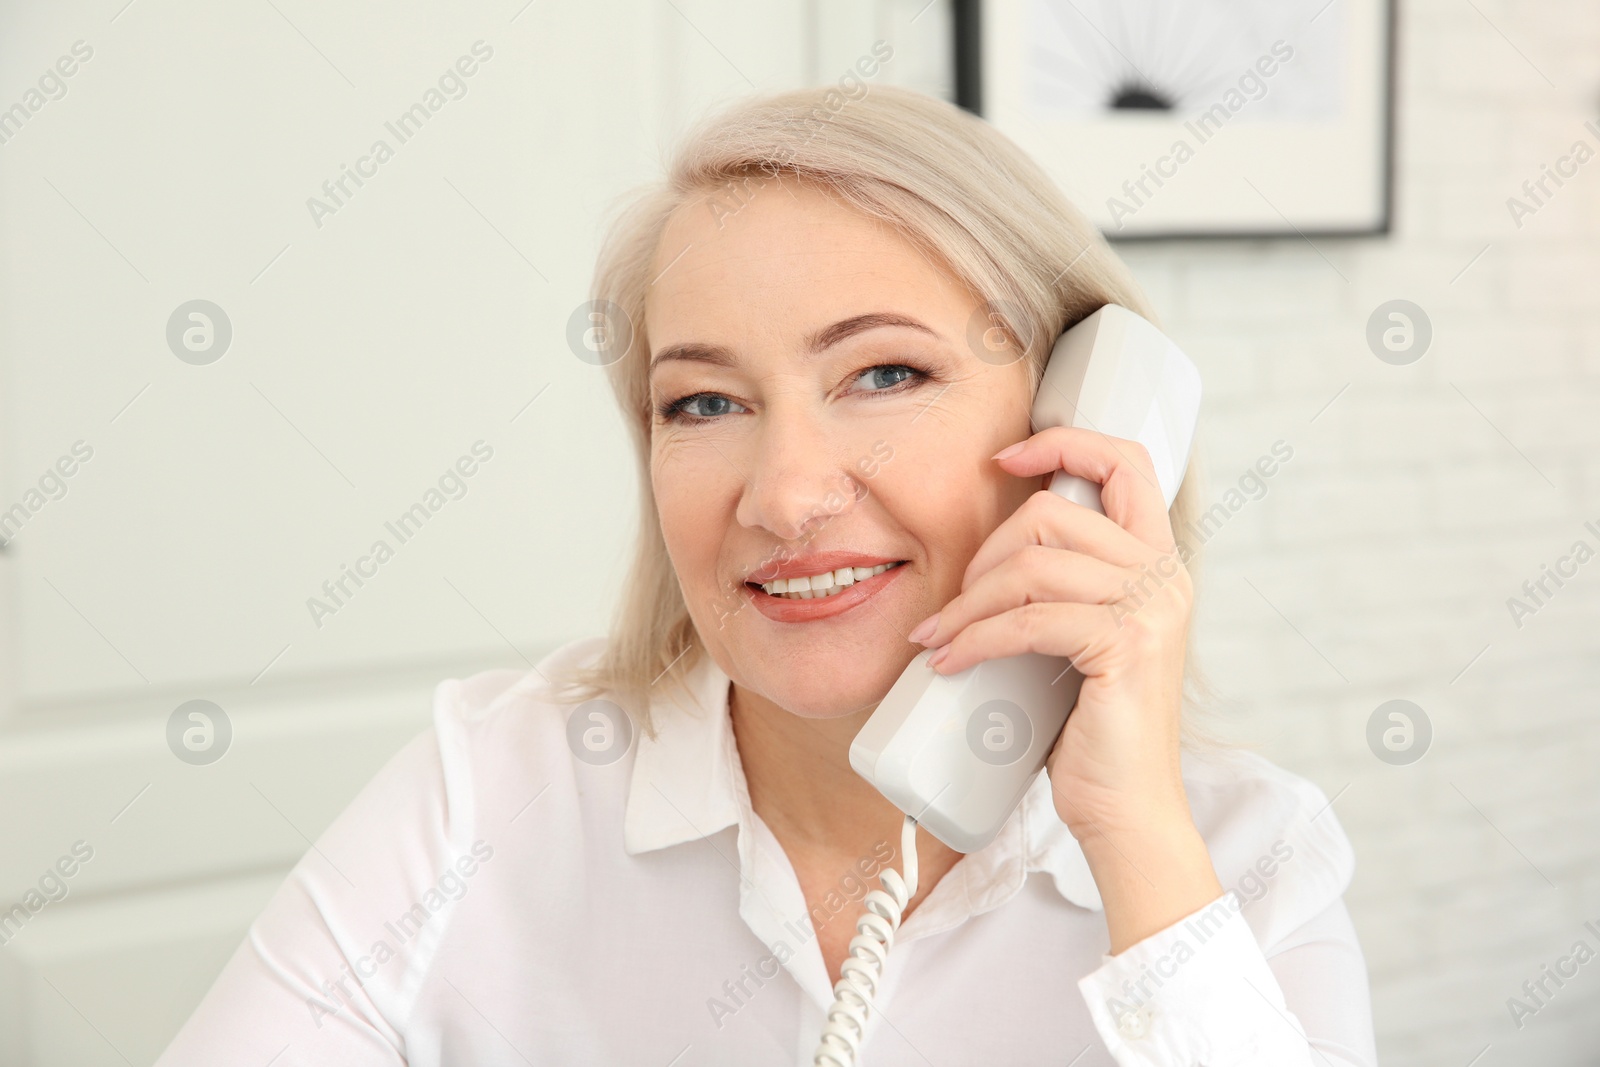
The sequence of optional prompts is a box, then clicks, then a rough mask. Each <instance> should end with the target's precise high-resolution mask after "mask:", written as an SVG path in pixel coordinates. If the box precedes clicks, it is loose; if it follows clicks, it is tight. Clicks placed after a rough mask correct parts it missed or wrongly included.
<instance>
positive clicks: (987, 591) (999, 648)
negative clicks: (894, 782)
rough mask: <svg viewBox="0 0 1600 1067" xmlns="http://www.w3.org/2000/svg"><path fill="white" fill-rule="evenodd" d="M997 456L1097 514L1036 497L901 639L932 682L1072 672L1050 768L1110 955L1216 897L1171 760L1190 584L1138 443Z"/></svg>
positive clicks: (1073, 431) (1057, 445)
mask: <svg viewBox="0 0 1600 1067" xmlns="http://www.w3.org/2000/svg"><path fill="white" fill-rule="evenodd" d="M995 460H996V461H997V462H999V463H1000V465H1001V466H1002V467H1003V468H1004V469H1005V470H1006V471H1007V472H1009V473H1011V474H1013V475H1016V476H1017V477H1021V478H1026V477H1030V476H1039V475H1050V474H1053V473H1054V472H1055V471H1057V470H1065V471H1067V472H1068V473H1069V474H1075V475H1078V476H1079V477H1082V478H1086V479H1088V480H1090V481H1092V482H1095V483H1097V484H1098V485H1100V486H1101V491H1100V496H1101V504H1102V506H1103V507H1104V508H1105V512H1106V513H1105V515H1100V514H1097V513H1096V512H1094V511H1092V510H1091V509H1089V508H1085V507H1081V506H1080V505H1078V504H1075V503H1072V502H1071V501H1069V500H1066V499H1064V498H1062V497H1059V496H1057V495H1055V494H1054V493H1051V492H1049V491H1047V490H1044V489H1041V490H1040V491H1039V492H1038V493H1035V494H1034V495H1033V496H1032V497H1030V498H1029V499H1028V500H1027V501H1026V502H1025V503H1024V504H1023V505H1022V507H1020V508H1018V509H1017V511H1016V512H1015V513H1014V514H1013V515H1012V516H1011V517H1010V518H1008V519H1007V520H1006V521H1005V522H1003V523H1001V524H1000V526H999V527H997V528H996V529H995V531H994V532H993V533H992V534H990V536H989V538H988V539H987V540H986V541H985V542H984V543H983V545H982V547H980V548H979V550H978V553H977V555H976V556H974V557H973V559H972V562H971V563H970V564H969V565H968V566H967V570H966V574H965V575H964V576H963V578H962V581H961V594H960V595H959V596H957V597H956V598H955V599H954V600H952V601H951V602H950V603H949V604H948V605H946V606H945V608H944V609H943V610H942V611H940V612H939V614H938V615H936V616H934V617H933V620H932V621H933V622H934V624H935V625H934V628H933V629H932V631H931V632H927V633H924V632H923V631H924V630H926V629H927V621H925V622H924V623H923V624H922V625H921V626H919V627H918V629H917V630H914V631H913V634H914V635H915V637H916V638H917V639H918V640H920V641H921V642H922V643H923V644H926V645H928V646H929V647H937V648H940V649H941V651H940V652H937V653H935V655H934V657H933V658H932V659H930V663H931V664H932V665H933V667H934V669H935V670H937V671H938V672H939V673H941V674H953V673H955V672H957V671H961V670H965V669H966V668H968V667H971V666H972V665H974V664H976V663H980V662H982V661H984V660H988V659H998V658H1002V657H1005V656H1015V655H1020V654H1022V653H1025V652H1038V653H1043V654H1045V655H1050V656H1062V657H1066V658H1068V659H1070V660H1072V662H1073V664H1074V665H1075V666H1076V667H1077V669H1078V671H1079V672H1080V673H1081V674H1082V675H1083V687H1082V689H1081V691H1080V692H1079V694H1078V701H1077V705H1076V709H1075V710H1074V711H1073V712H1072V715H1071V717H1070V718H1068V719H1067V724H1066V728H1065V729H1064V730H1062V732H1061V738H1060V740H1059V741H1058V742H1057V743H1056V746H1055V748H1054V750H1052V752H1051V753H1050V759H1049V763H1048V767H1049V773H1050V781H1051V787H1052V791H1053V793H1054V796H1055V806H1056V812H1057V813H1058V814H1059V815H1060V817H1061V819H1062V821H1063V822H1065V823H1066V824H1067V826H1068V827H1069V828H1070V829H1071V831H1072V834H1073V836H1074V837H1076V838H1077V839H1078V841H1079V842H1080V844H1082V846H1083V849H1084V855H1085V856H1086V857H1087V858H1088V860H1089V863H1090V868H1091V870H1093V871H1094V875H1095V879H1096V882H1097V884H1098V885H1099V886H1100V891H1101V896H1102V898H1103V899H1104V900H1105V902H1106V913H1107V921H1108V923H1109V924H1110V926H1111V932H1112V949H1113V951H1114V952H1115V951H1120V950H1121V948H1123V947H1126V946H1127V945H1129V944H1132V943H1133V942H1134V941H1137V940H1140V939H1142V938H1143V937H1146V936H1148V935H1149V934H1152V933H1155V932H1156V931H1157V930H1159V929H1162V928H1163V927H1165V926H1167V925H1170V924H1171V923H1172V922H1175V921H1177V920H1178V919H1180V918H1182V917H1183V916H1185V915H1187V914H1189V913H1190V912H1192V911H1195V910H1197V909H1198V908H1200V907H1201V906H1203V905H1204V904H1205V903H1207V902H1208V901H1210V900H1213V899H1215V898H1216V897H1217V896H1218V895H1219V894H1220V893H1221V891H1222V889H1221V885H1220V883H1218V882H1217V879H1216V874H1215V872H1214V871H1213V870H1212V868H1211V863H1210V857H1209V854H1208V853H1207V852H1206V849H1205V843H1204V841H1203V840H1202V839H1201V837H1200V834H1199V832H1198V831H1197V830H1196V829H1195V826H1194V822H1193V819H1192V818H1191V817H1190V814H1189V805H1188V799H1187V797H1186V795H1185V793H1184V788H1183V777H1182V773H1181V769H1180V766H1179V759H1178V754H1179V747H1178V745H1179V736H1180V730H1179V724H1180V718H1181V713H1182V707H1183V665H1184V652H1185V643H1186V639H1187V635H1188V630H1189V617H1190V611H1191V608H1192V606H1193V601H1194V590H1193V585H1192V584H1191V582H1190V579H1189V574H1188V571H1187V570H1185V569H1184V567H1183V564H1182V562H1181V560H1180V555H1179V552H1178V550H1177V548H1176V545H1175V543H1174V538H1173V535H1172V525H1171V522H1170V521H1169V520H1168V518H1167V509H1166V505H1165V502H1164V500H1163V499H1162V495H1161V490H1160V487H1159V485H1158V483H1157V481H1156V475H1155V468H1154V466H1153V465H1152V464H1151V462H1150V456H1149V453H1148V452H1146V450H1145V449H1144V447H1143V446H1142V445H1140V444H1139V443H1137V442H1135V441H1127V440H1122V439H1120V438H1112V437H1107V436H1105V435H1104V434H1100V433H1096V432H1094V431H1091V430H1085V429H1078V428H1072V427H1055V428H1051V429H1047V430H1043V431H1041V432H1039V433H1037V434H1035V435H1034V436H1033V437H1031V438H1029V439H1028V440H1027V441H1024V442H1022V443H1021V444H1018V445H1013V446H1012V447H1011V448H1009V449H1006V450H1004V451H1002V452H1000V453H999V454H998V455H997V456H996V457H995ZM1119 943H1120V945H1119Z"/></svg>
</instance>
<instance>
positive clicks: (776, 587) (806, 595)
mask: <svg viewBox="0 0 1600 1067" xmlns="http://www.w3.org/2000/svg"><path fill="white" fill-rule="evenodd" d="M902 562H904V561H902ZM898 566H900V564H899V563H880V564H878V565H877V566H876V567H840V568H839V569H838V570H836V571H824V572H823V573H821V574H813V575H809V576H806V577H802V578H779V579H777V580H776V581H771V582H763V583H762V584H761V588H762V590H763V591H764V592H766V593H767V594H768V595H770V596H781V597H787V598H788V599H790V600H820V599H822V598H824V597H830V596H833V595H835V594H836V593H841V592H843V591H844V590H846V589H848V588H849V587H850V586H852V585H854V584H855V583H857V582H864V581H866V580H867V579H868V578H871V577H872V576H873V575H877V574H882V573H883V572H884V571H886V570H889V569H890V568H891V567H898Z"/></svg>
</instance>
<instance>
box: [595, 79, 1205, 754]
mask: <svg viewBox="0 0 1600 1067" xmlns="http://www.w3.org/2000/svg"><path fill="white" fill-rule="evenodd" d="M782 177H790V178H794V179H797V180H803V181H807V182H813V183H816V184H817V185H819V186H820V187H822V188H823V189H824V190H826V191H827V192H829V193H830V194H832V195H833V196H835V197H837V198H839V199H840V200H842V201H843V202H845V203H847V204H849V205H852V206H853V207H855V208H856V209H858V210H860V211H861V212H863V213H864V214H866V215H867V216H870V217H872V218H874V219H879V220H882V221H884V222H887V223H888V224H890V225H891V226H893V227H894V228H895V229H896V230H897V231H898V232H899V233H900V234H901V235H903V236H904V237H905V238H906V239H907V240H908V241H910V242H911V243H912V244H913V245H915V246H916V247H917V248H918V249H920V250H921V251H922V253H923V254H924V255H925V256H927V257H928V258H929V259H930V261H932V262H935V263H940V264H942V265H944V266H945V267H946V269H947V270H948V271H949V273H950V274H951V275H952V276H953V277H955V278H957V279H959V280H960V281H962V282H963V283H965V285H966V286H967V287H968V288H969V289H971V290H972V291H973V292H974V293H976V294H977V295H978V296H979V297H980V298H981V299H982V300H984V301H987V302H988V304H989V308H990V310H991V311H993V312H994V313H995V314H996V315H997V316H998V317H999V319H1000V320H1001V322H1002V323H1003V325H1004V327H1005V329H1006V330H1007V331H1008V332H1009V333H1010V334H1011V340H1012V341H1013V343H1015V344H1016V345H1017V347H1018V349H1020V350H1021V351H1022V352H1023V353H1024V358H1025V359H1026V360H1027V361H1028V364H1029V366H1030V367H1031V369H1032V372H1033V375H1034V384H1035V385H1037V383H1038V380H1039V377H1040V375H1042V373H1043V369H1044V364H1045V361H1046V359H1047V358H1048V356H1049V353H1050V350H1051V348H1052V346H1053V344H1054V341H1055V338H1056V337H1057V336H1059V335H1060V333H1061V332H1062V331H1063V330H1064V329H1066V328H1067V327H1069V326H1072V325H1074V324H1075V323H1077V322H1078V321H1079V320H1081V319H1083V318H1084V317H1086V316H1087V315H1089V314H1091V313H1092V312H1094V311H1096V310H1097V309H1099V308H1100V307H1102V306H1103V305H1105V304H1113V303H1114V304H1121V305H1122V306H1124V307H1127V308H1130V309H1132V310H1133V311H1136V312H1138V313H1139V314H1141V315H1143V316H1144V317H1145V318H1147V319H1150V320H1152V321H1155V318H1156V317H1155V315H1154V313H1153V311H1152V309H1151V308H1150V306H1149V303H1148V301H1147V300H1146V299H1145V297H1144V294H1143V292H1142V291H1141V290H1140V289H1139V286H1138V285H1137V283H1135V281H1134V280H1133V278H1132V276H1131V275H1130V274H1129V272H1128V270H1127V268H1126V266H1124V264H1123V263H1122V261H1121V260H1120V259H1118V258H1117V256H1116V254H1115V253H1114V252H1113V251H1112V250H1111V248H1110V246H1109V245H1107V244H1106V242H1105V240H1104V239H1103V238H1102V237H1101V236H1100V235H1099V233H1098V232H1097V231H1096V230H1095V228H1094V226H1093V225H1092V224H1091V223H1090V222H1089V220H1088V219H1087V218H1085V217H1084V215H1083V214H1082V213H1081V212H1080V211H1078V209H1077V208H1075V207H1074V206H1073V205H1072V204H1071V203H1069V202H1068V201H1067V199H1066V198H1065V197H1064V196H1063V195H1062V194H1061V192H1060V191H1059V190H1058V189H1057V188H1056V186H1055V185H1054V183H1053V182H1052V181H1051V180H1050V178H1049V176H1048V175H1047V174H1046V173H1045V172H1044V171H1043V170H1042V169H1041V168H1040V167H1039V166H1038V165H1037V164H1035V163H1034V162H1033V161H1032V160H1031V159H1030V158H1028V156H1026V155H1025V154H1024V153H1023V152H1022V150H1021V149H1019V148H1018V147H1017V146H1016V145H1015V144H1013V143H1012V142H1011V141H1010V140H1009V139H1007V138H1006V137H1005V136H1004V135H1003V134H1001V133H1000V132H999V131H997V130H995V129H994V128H993V127H991V126H990V125H988V124H987V123H985V122H983V121H982V120H981V119H979V118H977V117H975V116H973V115H971V114H969V113H968V112H966V111H963V110H961V109H960V108H958V107H956V106H954V105H952V104H949V103H946V102H944V101H942V100H938V99H936V98H933V97H930V96H926V95H923V94H921V93H917V92H913V91H910V90H907V89H900V88H894V87H888V86H878V87H871V88H869V87H868V86H867V85H865V84H864V83H857V84H855V85H854V86H852V91H851V92H850V93H844V92H842V91H841V90H840V89H838V88H818V89H800V90H792V91H787V92H779V93H772V94H765V95H759V96H754V97H749V98H745V99H743V100H741V101H739V102H737V103H735V104H734V105H732V106H731V107H728V108H726V109H725V110H723V111H721V112H719V113H716V114H713V115H711V116H709V117H707V118H706V119H704V120H702V121H701V122H700V123H699V124H698V125H697V126H696V127H695V128H693V129H692V130H691V131H690V132H689V134H688V135H687V137H685V139H684V140H683V141H682V143H681V144H680V145H679V146H678V150H677V152H676V153H675V155H674V156H673V157H672V159H671V161H670V163H669V165H668V167H667V173H666V175H665V177H664V179H663V180H661V181H659V182H657V183H654V184H652V185H650V186H647V187H646V188H644V189H642V190H637V191H635V192H634V193H633V194H631V195H630V199H629V202H628V203H627V204H626V205H625V207H624V209H623V210H622V211H621V212H620V214H618V216H617V217H616V218H615V220H614V221H613V223H612V224H611V226H610V229H609V231H608V233H607V236H606V238H605V240H604V242H603V244H602V246H601V250H600V253H599V257H598V261H597V263H596V266H595V273H594V282H593V286H592V292H591V296H592V299H593V300H594V301H596V302H600V301H605V302H609V304H610V305H613V306H612V307H611V308H610V309H609V311H610V312H611V314H613V315H620V316H621V317H622V321H623V322H624V323H625V324H627V325H628V326H629V327H631V345H630V347H629V348H628V349H627V351H626V352H625V353H624V354H622V355H621V357H620V358H617V359H615V361H613V362H611V363H609V364H608V365H607V367H606V370H607V374H608V375H609V378H610V382H611V387H612V390H613V391H614V392H615V394H616V397H617V401H618V403H619V404H620V405H621V408H622V413H623V417H624V420H625V421H626V423H627V425H628V429H629V432H630V434H631V435H632V438H633V444H634V448H635V451H636V455H637V458H638V464H639V531H638V540H637V542H636V545H635V548H634V554H633V563H632V569H631V572H630V574H629V578H628V581H627V584H626V586H625V592H624V593H623V596H622V601H621V603H620V604H619V606H618V610H617V613H616V616H615V619H614V621H613V624H612V627H611V634H610V639H609V641H608V643H607V645H606V647H605V648H604V650H603V651H602V652H601V654H600V655H599V657H598V658H597V659H595V660H594V661H593V662H591V663H586V664H578V665H574V666H573V667H571V668H569V669H568V671H567V673H566V674H565V676H564V679H563V681H564V684H565V687H566V689H567V692H568V694H569V695H570V696H571V697H572V698H573V699H575V700H581V699H587V698H590V697H594V696H599V695H601V694H607V695H608V696H610V697H611V698H613V699H617V700H620V701H621V702H622V704H623V706H624V707H625V708H626V709H627V711H628V712H629V713H630V714H631V715H632V716H633V718H634V719H635V721H637V722H638V723H639V724H640V726H641V727H642V728H643V729H644V730H645V731H647V732H649V733H651V734H652V735H653V733H654V724H653V723H652V722H651V720H650V710H649V709H650V695H651V693H652V691H659V690H657V689H656V687H658V686H662V685H666V686H678V687H683V684H684V681H685V678H686V676H687V675H688V674H689V672H691V671H692V670H693V669H694V667H695V666H696V665H697V664H698V663H699V662H700V658H701V657H702V656H704V655H706V654H707V653H706V650H705V648H704V646H703V645H702V644H701V642H700V639H699V636H698V634H697V632H696V630H695V626H694V623H693V621H692V620H691V618H690V616H689V610H688V607H687V606H686V604H685V603H684V600H683V595H682V591H681V589H680V587H679V585H678V581H677V577H676V575H675V573H674V571H673V568H672V562H671V560H670V559H669V557H668V555H667V549H666V543H665V542H664V540H663V539H662V533H661V524H660V517H659V515H658V513H657V511H656V507H655V501H654V499H653V496H652V492H651V484H650V434H651V426H652V412H651V409H650V386H649V374H648V365H649V354H650V343H649V339H648V338H647V337H646V335H645V330H644V321H645V296H646V293H647V291H648V289H649V287H650V285H651V283H652V281H653V280H654V279H653V276H652V273H651V271H652V265H653V263H654V260H655V254H656V250H657V245H658V243H659V239H660V237H661V233H662V230H663V228H664V227H665V225H666V223H667V220H668V217H669V216H671V215H672V213H673V212H674V211H676V210H677V209H678V208H679V207H681V206H683V205H684V204H686V203H690V202H692V201H694V200H695V199H696V198H699V197H709V198H711V199H710V200H709V202H708V203H709V206H711V207H712V210H715V209H716V204H717V203H718V201H717V199H716V198H718V197H721V198H722V199H721V201H720V202H721V203H722V204H723V205H724V207H730V206H731V207H734V208H736V207H737V205H738V204H739V203H741V202H742V197H743V195H744V194H749V193H750V192H751V186H752V183H759V182H763V181H765V180H769V179H772V178H782ZM757 187H758V188H759V186H757ZM599 306H602V307H604V306H606V305H604V304H601V305H599ZM1196 468H1197V464H1196V463H1195V462H1194V461H1193V460H1192V459H1191V462H1190V466H1189V471H1188V474H1187V476H1186V477H1185V478H1184V482H1183V485H1182V487H1181V488H1180V489H1179V492H1178V495H1177V498H1176V500H1175V501H1174V503H1173V505H1172V508H1171V509H1170V511H1169V515H1170V517H1171V519H1172V526H1173V529H1174V530H1175V531H1182V530H1186V529H1188V527H1189V523H1190V521H1191V520H1192V519H1194V518H1196V517H1197V516H1198V510H1199V504H1200V500H1199V492H1200V490H1199V489H1198V487H1197V482H1198V480H1199V479H1198V477H1197V470H1196ZM1191 547H1192V548H1194V549H1196V550H1198V546H1191ZM1197 564H1198V559H1197V558H1196V557H1195V556H1194V555H1191V556H1190V557H1189V559H1188V566H1189V568H1190V570H1191V574H1193V572H1194V570H1195V569H1196V566H1197ZM1190 634H1191V647H1190V649H1189V653H1190V654H1189V656H1188V657H1187V659H1186V663H1187V664H1188V667H1187V669H1186V675H1185V681H1186V683H1187V684H1188V686H1189V687H1191V688H1193V689H1195V690H1197V691H1198V692H1199V693H1200V694H1201V695H1202V696H1203V697H1206V698H1209V697H1210V695H1211V694H1210V689H1209V686H1207V685H1206V683H1205V682H1204V681H1203V680H1202V679H1201V678H1200V676H1199V672H1198V670H1197V669H1196V668H1195V667H1194V664H1193V658H1194V657H1193V647H1192V646H1193V643H1192V634H1193V627H1191V628H1190ZM685 688H686V687H685ZM1185 739H1186V741H1187V742H1189V743H1190V744H1191V745H1193V744H1196V743H1199V744H1202V745H1203V744H1205V743H1207V741H1208V740H1209V739H1208V738H1207V737H1206V736H1205V735H1204V734H1203V733H1202V732H1201V731H1198V730H1197V729H1195V727H1194V724H1193V722H1192V721H1191V719H1190V717H1189V716H1186V717H1185Z"/></svg>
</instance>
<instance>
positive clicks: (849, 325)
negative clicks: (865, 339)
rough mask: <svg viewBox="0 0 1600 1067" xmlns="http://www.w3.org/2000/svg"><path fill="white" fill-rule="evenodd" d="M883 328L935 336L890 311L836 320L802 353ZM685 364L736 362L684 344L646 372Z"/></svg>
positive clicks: (719, 349)
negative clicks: (670, 363) (673, 363)
mask: <svg viewBox="0 0 1600 1067" xmlns="http://www.w3.org/2000/svg"><path fill="white" fill-rule="evenodd" d="M884 326H899V327H903V328H906V329H912V330H921V331H922V332H923V333H925V334H927V335H928V336H929V337H934V338H937V337H938V336H939V334H938V333H937V332H936V331H934V330H933V329H931V328H929V327H928V326H926V325H925V324H923V323H922V322H919V321H918V320H916V319H914V318H911V317H910V316H909V315H900V314H896V313H894V312H890V311H873V312H869V313H867V314H865V315H854V316H851V317H850V318H848V319H840V320H839V321H838V322H836V323H833V324H832V325H831V326H824V327H823V328H822V329H820V330H818V331H816V332H815V333H813V334H811V335H810V336H809V337H807V338H806V340H805V348H806V351H808V352H810V353H812V354H816V353H819V352H822V351H825V350H826V349H829V348H832V347H833V346H834V345H836V344H838V343H839V342H841V341H843V340H845V339H847V338H850V337H854V336H855V335H856V334H858V333H865V332H866V331H867V330H876V329H879V328H881V327H884ZM674 359H681V360H688V361H691V362H695V363H713V364H716V365H717V366H719V367H731V366H734V365H735V364H736V363H737V362H738V360H737V358H736V357H735V356H734V354H733V352H732V351H730V350H729V349H727V348H725V347H723V346H722V345H714V344H706V343H704V342H701V341H685V342H683V343H682V344H676V345H668V346H667V347H666V348H663V349H662V350H661V351H659V352H657V353H656V354H655V357H654V358H653V359H651V360H650V369H651V370H652V371H654V370H655V369H656V366H657V365H658V364H661V363H665V362H666V361H667V360H674Z"/></svg>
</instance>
